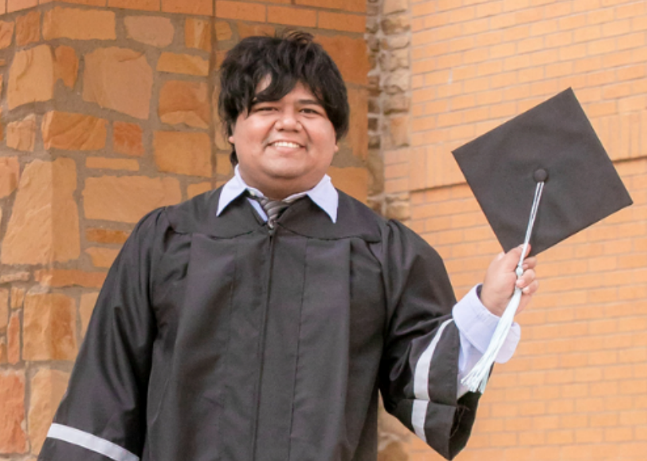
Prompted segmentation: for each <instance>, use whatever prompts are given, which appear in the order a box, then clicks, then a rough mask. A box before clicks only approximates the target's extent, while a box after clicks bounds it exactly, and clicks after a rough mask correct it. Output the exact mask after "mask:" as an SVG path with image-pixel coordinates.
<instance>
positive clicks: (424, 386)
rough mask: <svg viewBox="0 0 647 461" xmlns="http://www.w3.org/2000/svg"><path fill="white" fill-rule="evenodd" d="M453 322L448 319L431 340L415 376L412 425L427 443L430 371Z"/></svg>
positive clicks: (420, 359)
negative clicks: (445, 333) (435, 354)
mask: <svg viewBox="0 0 647 461" xmlns="http://www.w3.org/2000/svg"><path fill="white" fill-rule="evenodd" d="M451 322H453V319H448V320H445V321H444V322H443V323H442V325H440V328H439V329H438V332H436V335H435V336H434V339H432V340H431V343H429V346H427V348H426V349H425V350H424V352H423V353H422V355H420V358H419V359H418V363H416V369H415V371H414V375H413V394H414V396H415V398H416V399H415V400H414V402H413V409H412V411H411V425H412V426H413V430H414V431H415V433H416V435H417V436H418V437H420V438H421V439H422V440H423V441H424V442H425V443H426V442H427V436H426V435H425V420H426V419H427V407H428V406H429V369H430V367H431V360H432V359H433V357H434V352H435V351H436V346H437V345H438V341H440V338H441V336H442V334H443V331H445V328H446V327H447V325H449V324H450V323H451Z"/></svg>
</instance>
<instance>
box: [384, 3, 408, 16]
mask: <svg viewBox="0 0 647 461" xmlns="http://www.w3.org/2000/svg"><path fill="white" fill-rule="evenodd" d="M408 9H409V0H384V3H383V4H382V14H385V15H386V14H393V13H402V12H404V11H407V10H408Z"/></svg>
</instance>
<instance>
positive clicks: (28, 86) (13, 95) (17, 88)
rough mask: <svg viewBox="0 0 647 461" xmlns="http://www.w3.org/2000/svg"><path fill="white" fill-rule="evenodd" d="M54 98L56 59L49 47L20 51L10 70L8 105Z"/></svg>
mask: <svg viewBox="0 0 647 461" xmlns="http://www.w3.org/2000/svg"><path fill="white" fill-rule="evenodd" d="M53 97H54V59H53V57H52V52H51V49H50V47H49V46H47V45H39V46H36V47H34V48H30V49H28V50H23V51H18V52H17V53H16V54H15V56H14V59H13V63H12V64H11V68H10V69H9V85H8V88H7V105H8V106H9V109H14V108H16V107H18V106H20V105H23V104H28V103H33V102H39V101H49V100H50V99H52V98H53Z"/></svg>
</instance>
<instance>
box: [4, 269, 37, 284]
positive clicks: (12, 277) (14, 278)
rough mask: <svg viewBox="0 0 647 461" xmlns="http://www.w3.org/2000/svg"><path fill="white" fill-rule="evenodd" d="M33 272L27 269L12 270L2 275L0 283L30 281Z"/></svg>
mask: <svg viewBox="0 0 647 461" xmlns="http://www.w3.org/2000/svg"><path fill="white" fill-rule="evenodd" d="M30 277H31V274H30V273H29V272H25V271H19V272H10V273H8V274H3V275H0V284H3V283H13V282H28V281H29V278H30Z"/></svg>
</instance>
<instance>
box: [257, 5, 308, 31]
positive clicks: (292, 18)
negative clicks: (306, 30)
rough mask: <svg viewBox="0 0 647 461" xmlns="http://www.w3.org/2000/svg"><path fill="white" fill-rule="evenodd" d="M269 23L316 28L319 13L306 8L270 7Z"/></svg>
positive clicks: (268, 8)
mask: <svg viewBox="0 0 647 461" xmlns="http://www.w3.org/2000/svg"><path fill="white" fill-rule="evenodd" d="M267 22H271V23H273V24H285V25H289V26H299V27H315V26H316V25H317V12H316V11H315V10H310V9H305V8H293V7H287V6H268V7H267Z"/></svg>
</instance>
